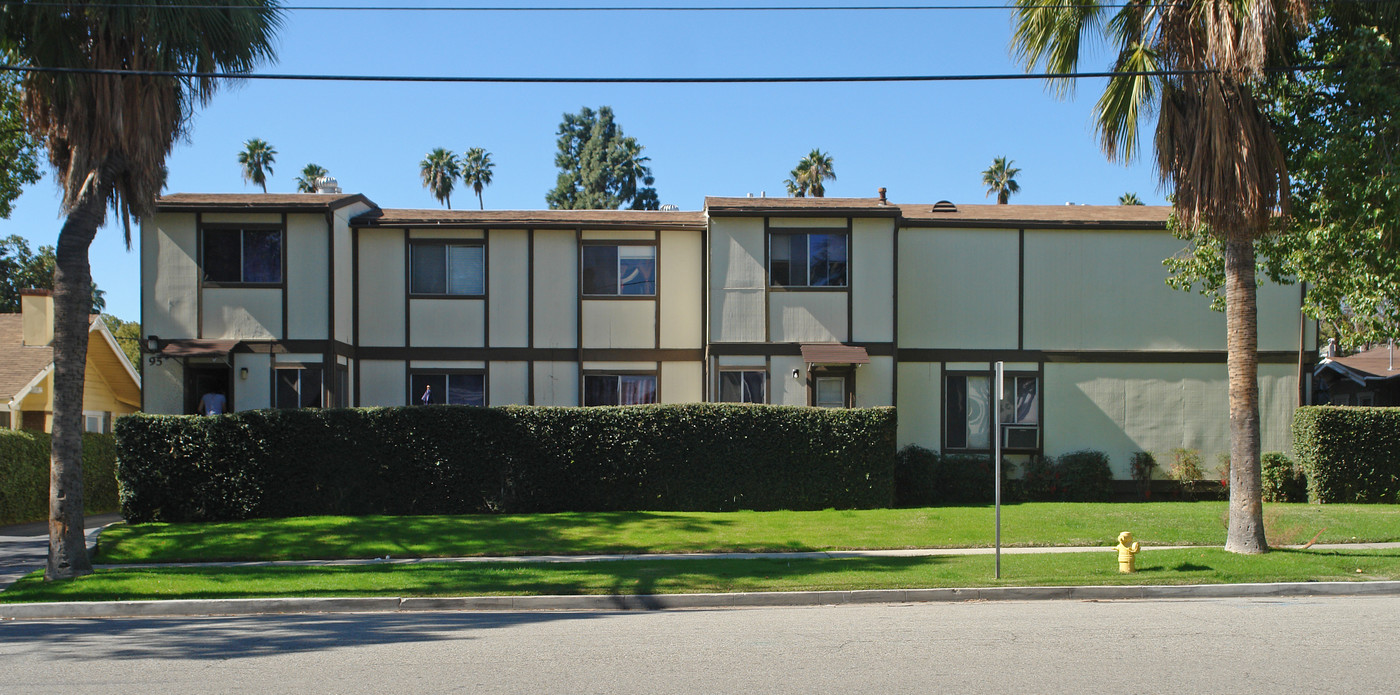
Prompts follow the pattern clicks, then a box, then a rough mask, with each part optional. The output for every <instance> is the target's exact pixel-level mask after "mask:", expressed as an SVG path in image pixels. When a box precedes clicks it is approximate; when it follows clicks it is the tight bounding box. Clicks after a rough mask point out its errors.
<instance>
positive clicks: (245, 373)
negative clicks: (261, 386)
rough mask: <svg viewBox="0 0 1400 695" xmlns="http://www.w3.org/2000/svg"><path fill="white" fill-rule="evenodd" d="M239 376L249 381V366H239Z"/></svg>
mask: <svg viewBox="0 0 1400 695" xmlns="http://www.w3.org/2000/svg"><path fill="white" fill-rule="evenodd" d="M238 378H239V379H242V380H244V381H247V380H248V368H247V367H239V368H238Z"/></svg>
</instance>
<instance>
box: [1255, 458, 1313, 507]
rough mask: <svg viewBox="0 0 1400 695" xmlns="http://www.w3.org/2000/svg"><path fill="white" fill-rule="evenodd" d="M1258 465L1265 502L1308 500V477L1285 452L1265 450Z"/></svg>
mask: <svg viewBox="0 0 1400 695" xmlns="http://www.w3.org/2000/svg"><path fill="white" fill-rule="evenodd" d="M1260 465H1261V470H1262V475H1263V478H1262V479H1261V481H1260V482H1261V483H1262V485H1263V492H1264V501H1265V502H1306V501H1308V478H1307V476H1306V475H1304V474H1303V469H1302V467H1300V466H1299V465H1298V464H1296V463H1293V459H1290V458H1288V455H1287V454H1284V453H1282V452H1279V451H1270V452H1267V453H1265V454H1264V455H1263V457H1261V459H1260Z"/></svg>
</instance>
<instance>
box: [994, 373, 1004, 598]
mask: <svg viewBox="0 0 1400 695" xmlns="http://www.w3.org/2000/svg"><path fill="white" fill-rule="evenodd" d="M1004 366H1005V364H1004V363H1003V362H997V363H996V373H995V374H994V376H993V378H994V379H995V381H996V386H995V387H994V388H993V392H994V393H995V394H996V398H993V399H992V459H993V461H994V462H995V468H996V473H995V474H996V509H997V553H996V554H997V569H996V578H997V579H1001V399H1002V383H1003V373H1002V370H1003V368H1004Z"/></svg>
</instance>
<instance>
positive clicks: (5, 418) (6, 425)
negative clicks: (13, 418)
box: [0, 410, 11, 430]
mask: <svg viewBox="0 0 1400 695" xmlns="http://www.w3.org/2000/svg"><path fill="white" fill-rule="evenodd" d="M10 427H11V425H10V411H8V410H7V411H5V412H3V413H0V430H7V429H10Z"/></svg>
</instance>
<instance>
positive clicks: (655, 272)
mask: <svg viewBox="0 0 1400 695" xmlns="http://www.w3.org/2000/svg"><path fill="white" fill-rule="evenodd" d="M628 246H631V247H642V248H647V247H649V248H651V249H652V252H651V286H652V287H651V290H652V291H651V292H650V293H649V294H624V293H623V291H622V284H621V283H622V277H621V276H622V269H621V263H622V251H621V249H622V248H624V247H628ZM599 247H612V248H614V249H616V253H617V259H616V263H617V264H618V268H617V278H616V282H617V288H616V289H617V291H616V292H603V293H597V292H589V291H588V289H589V288H588V282H587V280H586V277H587V270H588V265H587V262H586V258H585V257H586V256H587V249H589V248H599ZM578 293H579V296H580V297H582V298H583V299H588V300H594V299H602V300H624V301H628V300H638V299H641V300H655V299H657V298H658V297H659V296H660V294H661V248H660V244H658V243H657V241H656V240H654V239H625V240H621V239H620V240H606V239H585V240H583V241H582V242H581V243H580V244H579V251H578Z"/></svg>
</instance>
